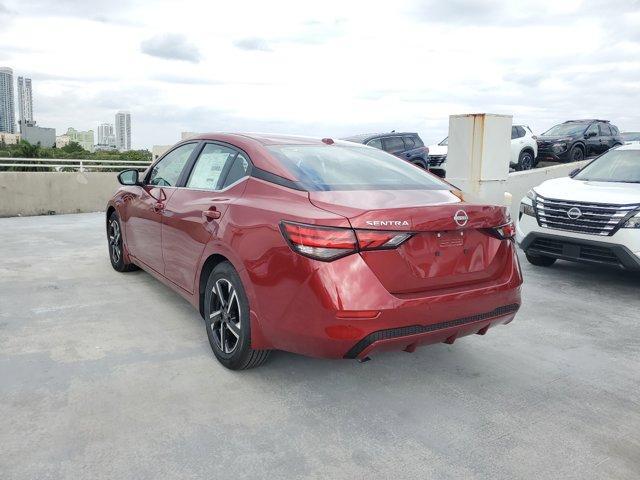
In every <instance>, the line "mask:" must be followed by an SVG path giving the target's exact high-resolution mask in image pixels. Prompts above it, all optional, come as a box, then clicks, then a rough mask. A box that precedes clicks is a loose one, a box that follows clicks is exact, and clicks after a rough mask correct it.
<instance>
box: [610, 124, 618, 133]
mask: <svg viewBox="0 0 640 480" xmlns="http://www.w3.org/2000/svg"><path fill="white" fill-rule="evenodd" d="M609 127H611V133H613V134H614V135H620V130H618V127H616V126H615V125H611V124H609Z"/></svg>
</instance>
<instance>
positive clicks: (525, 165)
mask: <svg viewBox="0 0 640 480" xmlns="http://www.w3.org/2000/svg"><path fill="white" fill-rule="evenodd" d="M520 166H521V168H522V170H531V168H533V158H532V157H531V155H530V154H529V153H525V154H524V155H523V156H522V160H521V162H520Z"/></svg>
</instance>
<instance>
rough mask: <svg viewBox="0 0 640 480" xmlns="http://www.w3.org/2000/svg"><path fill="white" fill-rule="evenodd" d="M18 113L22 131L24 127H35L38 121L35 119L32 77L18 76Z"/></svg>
mask: <svg viewBox="0 0 640 480" xmlns="http://www.w3.org/2000/svg"><path fill="white" fill-rule="evenodd" d="M18 113H19V117H18V118H19V120H18V123H19V125H20V131H22V129H23V127H25V126H28V127H33V126H35V124H36V122H35V121H34V119H33V90H32V87H31V79H30V78H27V77H22V76H19V77H18Z"/></svg>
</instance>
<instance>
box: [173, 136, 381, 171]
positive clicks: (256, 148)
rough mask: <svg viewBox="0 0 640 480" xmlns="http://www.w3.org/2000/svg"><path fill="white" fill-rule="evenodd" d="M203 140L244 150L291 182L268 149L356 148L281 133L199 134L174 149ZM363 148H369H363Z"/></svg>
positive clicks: (262, 164)
mask: <svg viewBox="0 0 640 480" xmlns="http://www.w3.org/2000/svg"><path fill="white" fill-rule="evenodd" d="M202 140H211V141H215V142H222V143H228V144H230V145H232V146H234V147H236V148H239V149H240V150H243V151H244V152H245V153H246V154H247V155H249V158H250V159H251V161H252V163H253V164H254V166H256V167H257V168H260V169H262V170H266V171H268V172H270V173H273V174H275V175H278V176H280V177H284V178H287V179H289V180H294V181H295V180H296V179H295V177H293V176H292V174H291V172H290V171H289V170H287V169H286V168H284V167H283V165H282V162H281V161H280V160H278V159H277V156H276V155H274V153H273V152H272V151H270V150H269V148H268V147H270V146H274V145H317V146H323V147H330V146H331V145H342V146H351V147H354V145H353V144H352V143H349V142H345V141H342V140H338V139H335V140H333V139H332V140H333V143H332V144H329V143H328V142H326V139H321V138H314V137H305V136H298V135H283V134H279V133H223V132H219V133H216V132H212V133H199V134H196V135H193V136H191V137H189V138H188V139H185V140H183V141H182V142H179V143H177V144H176V145H174V146H173V147H172V149H173V148H175V147H177V146H179V145H184V144H185V143H189V142H198V141H202ZM323 140H325V141H323ZM361 148H369V147H365V146H362V147H361Z"/></svg>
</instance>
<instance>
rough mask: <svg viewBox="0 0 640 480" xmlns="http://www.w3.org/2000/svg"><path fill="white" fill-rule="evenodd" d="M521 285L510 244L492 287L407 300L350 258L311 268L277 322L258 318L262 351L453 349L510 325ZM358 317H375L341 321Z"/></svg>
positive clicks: (341, 354)
mask: <svg viewBox="0 0 640 480" xmlns="http://www.w3.org/2000/svg"><path fill="white" fill-rule="evenodd" d="M521 284H522V276H521V272H520V266H519V264H518V260H517V256H516V254H515V245H513V246H511V248H510V258H509V261H508V262H506V265H505V267H504V269H503V270H502V271H501V272H500V274H499V276H498V277H497V278H495V279H493V280H490V281H486V282H484V283H470V284H468V285H464V286H462V287H456V288H449V289H438V290H434V291H428V292H420V293H416V294H405V295H393V294H391V293H389V292H388V291H387V290H386V289H385V288H384V286H383V285H382V284H381V282H380V281H379V280H378V278H377V277H376V276H375V274H374V273H373V272H372V270H371V269H370V268H369V267H368V265H367V264H366V263H365V261H364V260H363V259H362V257H361V256H360V255H357V254H356V255H350V256H348V257H344V258H342V259H339V260H336V261H334V262H330V263H321V264H317V265H315V269H314V271H313V273H311V275H310V276H309V277H308V279H307V280H306V281H305V282H304V283H303V284H300V285H299V286H298V287H297V288H296V289H295V290H289V291H290V292H291V294H292V295H293V297H292V298H291V302H290V304H289V305H288V307H287V308H286V310H285V311H284V312H282V315H279V316H278V317H277V318H272V319H267V318H265V317H264V316H263V315H259V316H260V317H261V321H260V323H261V325H262V329H263V332H264V334H265V337H266V339H267V340H268V343H269V344H268V345H267V346H263V347H262V348H274V349H279V350H285V351H290V352H294V353H300V354H304V355H308V356H312V357H320V358H364V357H366V356H369V355H371V354H372V353H374V352H378V351H384V350H406V351H413V349H415V348H416V347H417V346H420V345H427V344H432V343H439V342H448V343H451V342H453V341H454V340H455V339H456V338H460V337H463V336H465V335H470V334H473V333H481V334H484V333H486V331H487V330H488V329H489V328H490V327H492V326H494V325H498V324H506V323H509V322H510V321H511V320H513V318H514V316H515V314H516V311H517V309H518V308H519V305H520V286H521ZM362 311H370V312H373V315H372V317H373V318H345V317H348V315H349V312H362ZM345 312H347V314H346V315H345ZM355 316H356V315H354V317H355Z"/></svg>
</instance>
